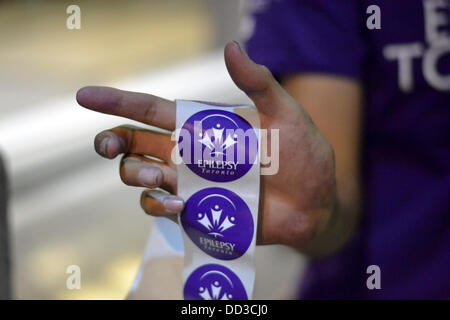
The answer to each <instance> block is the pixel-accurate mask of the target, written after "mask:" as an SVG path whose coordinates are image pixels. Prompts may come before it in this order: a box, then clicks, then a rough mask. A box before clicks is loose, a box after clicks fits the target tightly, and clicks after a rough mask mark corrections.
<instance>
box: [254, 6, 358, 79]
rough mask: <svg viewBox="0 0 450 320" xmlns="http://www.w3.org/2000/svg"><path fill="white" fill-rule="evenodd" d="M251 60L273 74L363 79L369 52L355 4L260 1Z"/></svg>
mask: <svg viewBox="0 0 450 320" xmlns="http://www.w3.org/2000/svg"><path fill="white" fill-rule="evenodd" d="M257 4H258V6H254V7H253V9H252V10H253V11H252V13H251V15H250V18H251V19H252V24H251V25H252V26H253V32H252V34H251V36H250V38H249V40H248V41H247V43H246V49H247V52H248V54H249V56H250V57H251V58H252V59H253V60H254V61H255V62H257V63H259V64H263V65H265V66H267V67H268V68H269V69H270V70H271V71H272V72H273V73H274V75H275V76H278V77H279V76H283V75H286V74H293V73H306V72H318V73H328V74H334V75H340V76H345V77H350V78H354V79H357V80H360V79H361V77H362V65H363V60H364V56H365V52H366V44H365V41H364V37H363V32H362V30H363V28H362V26H363V25H362V24H363V23H364V22H365V20H364V21H362V18H363V17H364V15H361V13H363V12H365V11H364V10H363V8H362V5H361V4H360V1H356V0H271V1H265V2H264V3H263V2H262V1H261V0H259V1H257Z"/></svg>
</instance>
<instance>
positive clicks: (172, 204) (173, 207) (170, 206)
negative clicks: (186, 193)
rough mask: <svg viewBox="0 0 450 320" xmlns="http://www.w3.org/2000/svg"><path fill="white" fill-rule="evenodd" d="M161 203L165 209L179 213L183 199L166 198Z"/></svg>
mask: <svg viewBox="0 0 450 320" xmlns="http://www.w3.org/2000/svg"><path fill="white" fill-rule="evenodd" d="M163 205H164V208H166V210H167V211H169V212H173V213H179V212H180V211H181V210H183V207H184V204H183V200H180V199H177V198H168V199H166V200H164V202H163Z"/></svg>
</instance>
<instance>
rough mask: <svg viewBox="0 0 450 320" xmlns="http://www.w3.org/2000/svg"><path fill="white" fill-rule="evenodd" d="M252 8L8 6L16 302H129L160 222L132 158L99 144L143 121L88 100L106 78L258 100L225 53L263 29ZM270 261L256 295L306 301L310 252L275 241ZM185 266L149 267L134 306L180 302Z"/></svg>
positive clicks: (205, 0)
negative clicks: (96, 145) (144, 203)
mask: <svg viewBox="0 0 450 320" xmlns="http://www.w3.org/2000/svg"><path fill="white" fill-rule="evenodd" d="M72 4H76V5H78V6H79V7H80V9H81V29H79V30H76V29H75V30H69V29H68V28H67V27H66V20H67V18H68V17H69V16H70V14H67V13H66V9H67V7H68V6H69V5H72ZM247 5H248V4H247V3H246V2H244V1H239V0H228V1H223V0H222V1H221V0H171V1H167V0H151V1H150V0H149V1H136V0H134V1H116V0H109V1H99V0H89V1H61V0H58V1H56V0H54V1H38V0H33V1H31V0H30V1H19V0H17V1H5V0H3V1H2V0H0V153H1V154H2V157H3V160H4V162H5V167H6V174H7V176H8V180H9V191H10V192H9V201H8V216H9V239H10V257H11V262H12V267H11V273H12V276H11V284H12V292H13V298H15V299H123V298H125V297H126V296H127V294H128V292H129V290H130V287H131V285H132V283H133V279H134V278H135V276H136V273H137V271H138V268H139V265H140V263H141V260H142V256H143V252H144V249H145V247H146V242H147V239H148V237H149V236H152V232H153V231H154V228H152V227H153V224H154V219H153V218H151V217H148V216H146V215H145V214H144V213H143V212H142V211H141V209H140V206H139V196H140V191H141V190H139V189H138V188H132V187H127V186H125V185H123V184H122V183H121V181H120V178H119V175H118V165H119V164H118V159H116V160H113V161H107V160H104V159H101V158H99V157H98V156H97V155H96V154H95V152H94V149H93V138H94V136H95V134H96V133H97V132H99V131H101V130H103V129H106V128H109V127H113V126H115V125H118V124H123V123H130V121H126V120H123V119H117V118H115V117H112V116H106V115H101V114H95V113H93V112H90V111H88V110H85V109H83V108H81V107H79V106H78V105H77V103H76V101H75V93H76V91H77V89H78V88H80V87H82V86H85V85H90V84H93V85H111V86H117V87H119V88H122V89H129V90H133V91H142V92H148V93H152V94H155V95H160V96H163V97H166V98H170V99H174V98H185V99H202V100H210V101H219V102H228V103H234V102H247V101H248V100H247V99H246V97H245V96H244V95H243V94H242V93H240V92H239V91H238V90H237V89H236V88H235V87H234V85H233V83H232V82H231V79H230V78H229V77H228V74H227V72H226V69H225V66H224V63H223V53H222V50H223V46H224V45H225V43H226V42H228V41H230V40H239V41H245V37H246V35H247V34H248V33H249V32H251V26H252V24H251V20H249V19H248V18H247V16H246V8H247ZM154 239H159V238H157V237H156V238H155V237H154ZM154 241H157V240H154ZM256 259H257V277H256V284H255V286H256V287H255V298H263V299H280V298H291V297H293V292H294V291H295V289H296V285H295V284H296V283H297V281H296V280H297V278H298V277H299V275H300V274H301V271H302V269H303V264H304V261H303V260H302V258H301V257H300V256H299V255H298V254H297V253H295V252H293V251H291V250H290V249H288V248H285V247H281V246H267V247H258V249H257V253H256ZM181 261H182V258H180V257H173V258H167V259H159V260H156V261H154V262H153V263H152V264H149V265H147V268H146V271H145V272H148V273H149V274H153V275H155V277H154V278H153V277H147V281H146V282H145V286H143V287H141V288H140V290H139V292H138V293H136V294H135V296H134V298H155V299H158V298H180V297H181V291H180V289H181V283H180V281H181V280H179V279H178V278H177V277H176V276H174V274H177V273H178V272H179V271H180V270H181V269H180V268H181ZM69 265H78V266H80V268H81V275H82V278H81V279H82V282H81V285H82V288H81V289H80V290H68V289H67V288H66V279H67V277H68V276H69V275H68V274H66V268H67V267H68V266H69ZM158 279H159V281H158ZM162 279H163V280H164V281H163V282H162V281H161V280H162ZM0 281H3V282H4V281H6V280H5V279H4V278H3V279H2V278H0ZM163 283H164V286H162V284H163Z"/></svg>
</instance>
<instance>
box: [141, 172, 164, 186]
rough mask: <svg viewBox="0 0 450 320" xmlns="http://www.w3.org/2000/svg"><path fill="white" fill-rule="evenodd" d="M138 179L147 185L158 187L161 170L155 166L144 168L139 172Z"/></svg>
mask: <svg viewBox="0 0 450 320" xmlns="http://www.w3.org/2000/svg"><path fill="white" fill-rule="evenodd" d="M138 180H139V181H140V182H141V183H142V184H143V185H144V186H146V187H149V188H154V187H157V186H158V180H159V170H156V169H153V168H143V169H141V170H140V171H139V173H138Z"/></svg>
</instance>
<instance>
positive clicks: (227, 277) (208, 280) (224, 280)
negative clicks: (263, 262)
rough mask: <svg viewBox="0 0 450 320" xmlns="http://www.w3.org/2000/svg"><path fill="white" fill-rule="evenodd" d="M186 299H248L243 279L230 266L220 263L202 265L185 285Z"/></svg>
mask: <svg viewBox="0 0 450 320" xmlns="http://www.w3.org/2000/svg"><path fill="white" fill-rule="evenodd" d="M184 299H186V300H247V299H248V298H247V294H246V292H245V288H244V286H243V285H242V282H241V280H239V278H238V277H237V276H236V275H235V274H234V273H233V272H232V271H231V270H230V269H228V268H225V267H224V266H220V265H218V264H207V265H204V266H201V267H200V268H198V269H197V270H195V271H194V272H192V274H191V275H190V276H189V278H188V279H187V281H186V284H185V285H184Z"/></svg>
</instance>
